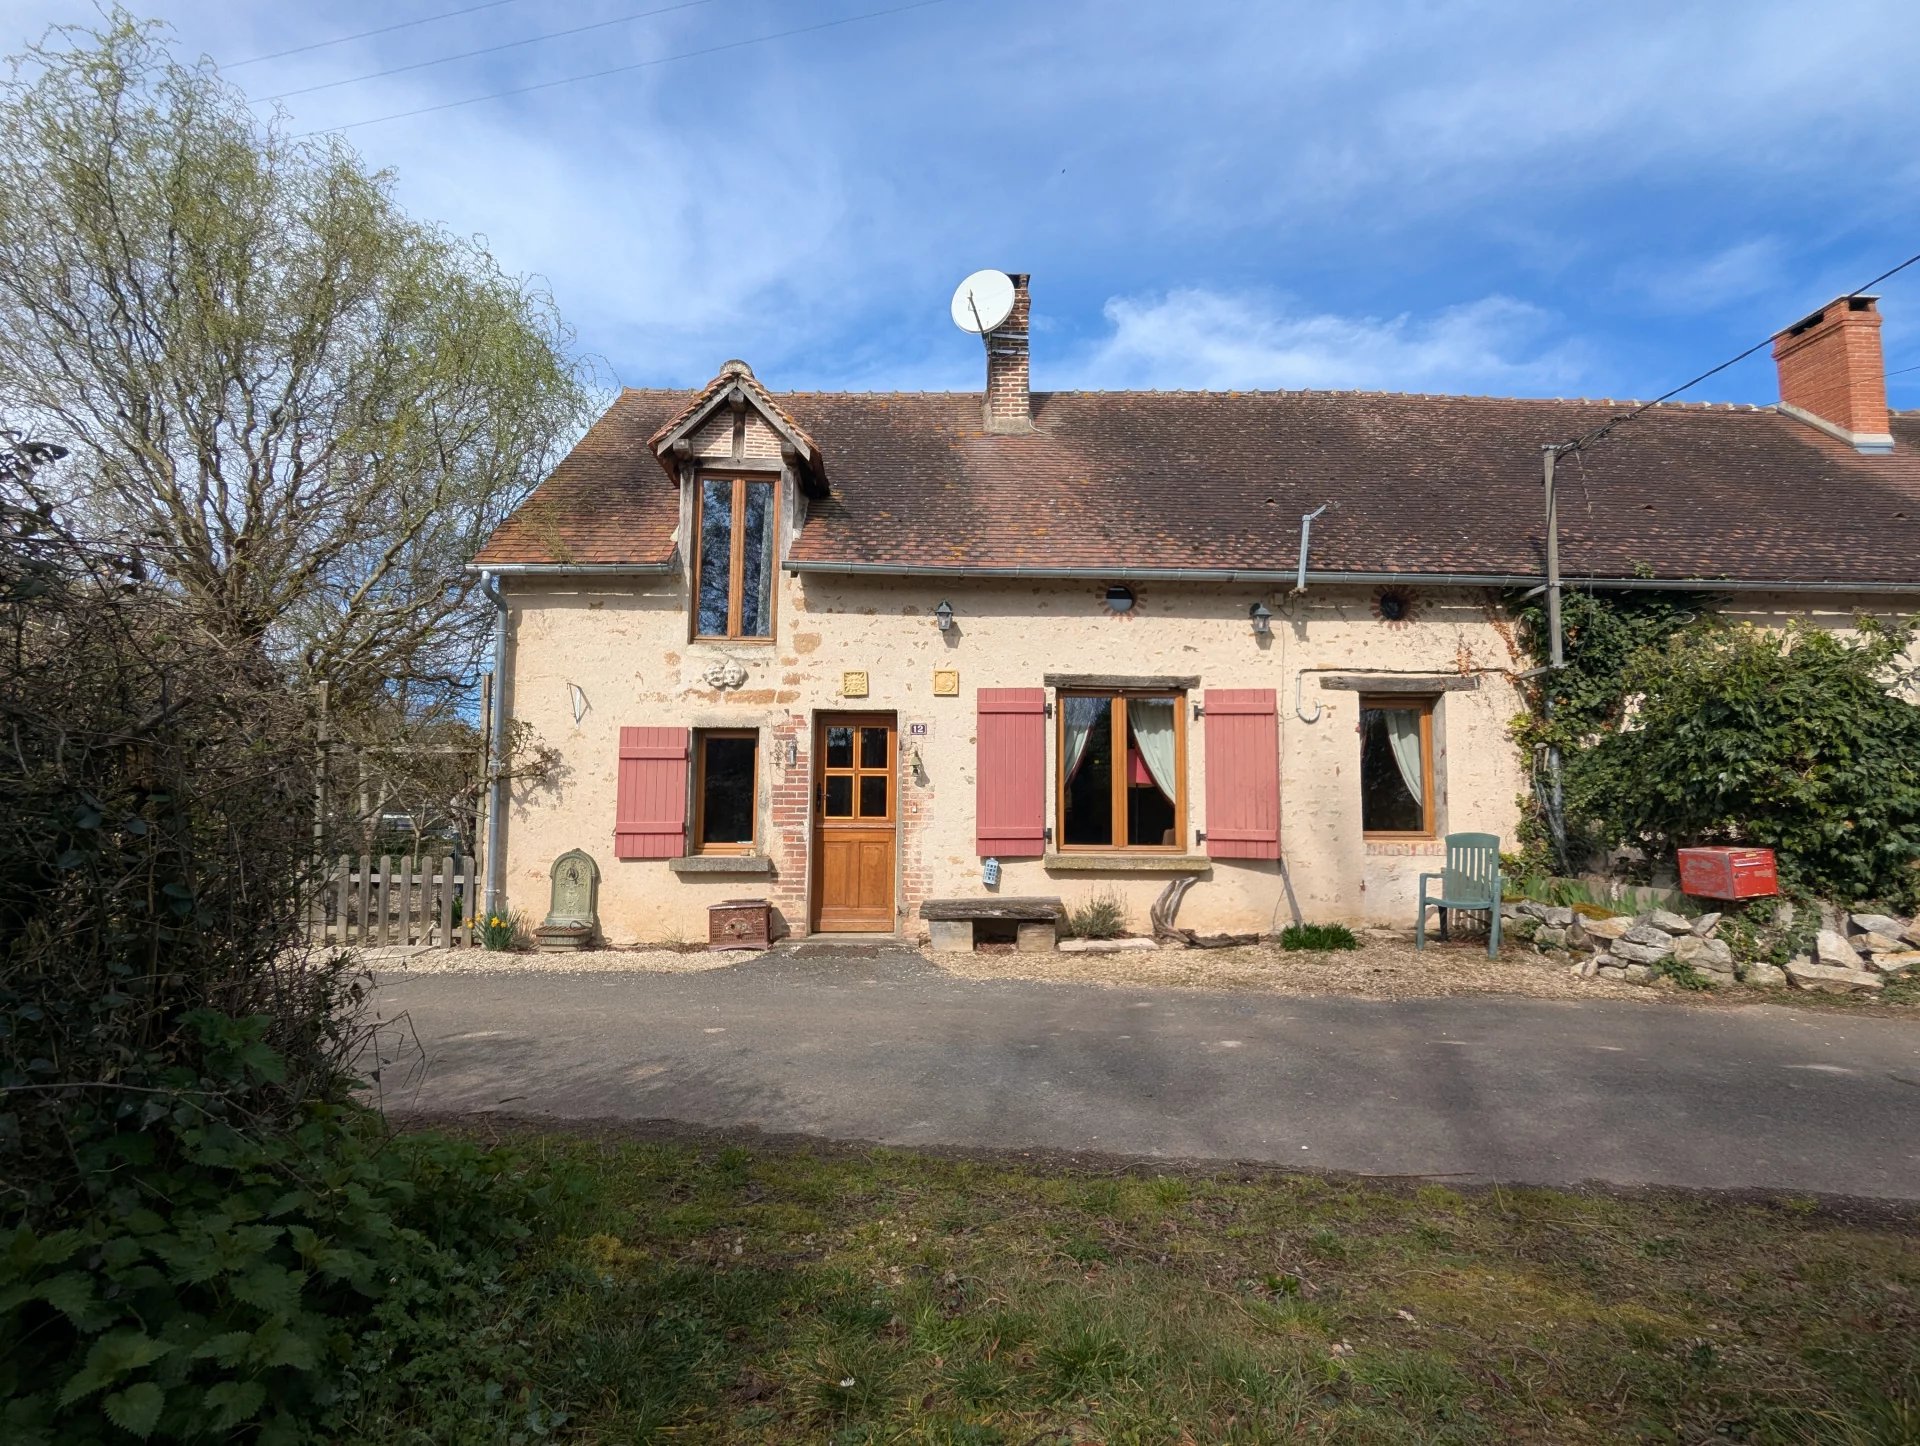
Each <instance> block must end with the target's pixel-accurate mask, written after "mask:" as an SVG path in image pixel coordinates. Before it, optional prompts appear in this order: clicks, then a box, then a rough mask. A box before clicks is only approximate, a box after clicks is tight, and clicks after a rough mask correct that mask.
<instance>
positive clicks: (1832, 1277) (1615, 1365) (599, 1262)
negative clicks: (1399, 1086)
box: [390, 1101, 1920, 1443]
mask: <svg viewBox="0 0 1920 1446" xmlns="http://www.w3.org/2000/svg"><path fill="white" fill-rule="evenodd" d="M1917 1103H1920V1101H1917ZM1568 1125H1569V1128H1578V1127H1579V1124H1578V1121H1577V1120H1572V1119H1570V1120H1569V1122H1568ZM512 1143H513V1144H514V1145H515V1147H516V1148H517V1149H518V1150H519V1151H522V1152H524V1154H525V1156H526V1157H528V1158H529V1160H530V1162H531V1167H532V1168H534V1169H537V1170H540V1171H549V1170H552V1169H555V1168H566V1167H567V1166H569V1165H573V1166H578V1167H579V1168H580V1172H581V1175H582V1178H583V1181H584V1183H583V1184H582V1186H581V1188H580V1192H579V1194H578V1195H577V1197H576V1200H575V1203H574V1205H573V1206H572V1207H570V1218H568V1219H567V1220H565V1221H564V1222H562V1224H561V1226H560V1228H559V1230H558V1233H557V1235H556V1238H553V1239H551V1240H550V1241H548V1242H546V1243H545V1244H544V1245H543V1246H541V1247H540V1248H539V1249H538V1250H537V1251H536V1252H535V1253H534V1254H533V1255H532V1256H530V1257H529V1259H528V1260H527V1262H526V1264H525V1266H524V1268H523V1269H522V1270H521V1271H520V1273H519V1274H517V1275H516V1276H515V1277H514V1278H513V1281H512V1283H511V1286H510V1289H509V1291H508V1293H507V1294H506V1295H505V1296H503V1297H501V1298H500V1299H499V1301H498V1310H497V1316H496V1318H494V1319H492V1320H489V1321H487V1322H484V1323H482V1324H481V1325H480V1326H478V1327H477V1328H476V1329H477V1332H478V1333H479V1334H484V1335H487V1336H488V1337H489V1338H491V1339H494V1340H506V1339H508V1338H511V1341H512V1343H513V1345H514V1347H515V1352H516V1354H515V1357H514V1358H515V1359H516V1361H518V1362H519V1365H518V1367H517V1369H518V1370H519V1371H521V1372H522V1373H523V1378H522V1379H520V1380H517V1381H513V1382H509V1383H508V1386H507V1389H509V1390H510V1391H515V1392H518V1393H519V1394H520V1395H521V1396H522V1398H523V1399H525V1400H528V1401H532V1402H534V1403H535V1410H534V1413H533V1418H534V1419H536V1420H538V1419H542V1418H543V1413H551V1412H558V1413H562V1414H563V1415H564V1420H563V1421H562V1422H561V1423H559V1424H558V1425H557V1426H556V1427H555V1428H554V1434H555V1435H556V1436H558V1437H560V1438H562V1439H574V1440H585V1441H594V1442H599V1441H608V1442H613V1441H621V1442H624V1441H636V1440H647V1439H658V1440H671V1441H720V1440H725V1441H767V1442H776V1441H811V1440H821V1441H848V1442H854V1441H862V1442H864V1441H932V1442H1007V1443H1038V1442H1055V1441H1080V1442H1088V1441H1101V1442H1116V1443H1117V1442H1145V1441H1168V1442H1180V1441H1194V1442H1206V1441H1245V1442H1253V1441H1297V1440H1328V1439H1330V1440H1338V1441H1340V1442H1451V1441H1461V1442H1466V1441H1489V1442H1511V1441H1541V1442H1568V1441H1573V1442H1582V1441H1611V1440H1654V1441H1709V1440H1712V1441H1726V1440H1733V1441H1756V1442H1762V1441H1764V1442H1773V1441H1782V1442H1784V1441H1794V1442H1861V1443H1866V1442H1875V1443H1884V1442H1920V1223H1917V1221H1916V1214H1915V1213H1914V1212H1910V1211H1909V1212H1897V1211H1893V1210H1891V1209H1884V1210H1883V1209H1871V1210H1865V1211H1856V1212H1853V1213H1852V1214H1851V1216H1850V1217H1849V1216H1846V1215H1842V1214H1839V1213H1836V1212H1834V1211H1832V1210H1829V1209H1827V1208H1825V1207H1822V1206H1819V1205H1816V1204H1815V1203H1814V1202H1812V1201H1808V1200H1795V1199H1787V1198H1781V1199H1773V1200H1764V1201H1759V1200H1756V1201H1746V1202H1735V1201H1729V1200H1724V1199H1707V1198H1702V1197H1678V1196H1671V1195H1660V1196H1640V1197H1632V1198H1628V1197H1623V1196H1607V1195H1595V1194H1585V1193H1570V1192H1565V1191H1549V1190H1512V1189H1499V1190H1486V1191H1481V1190H1472V1191H1465V1190H1453V1189H1448V1188H1444V1187H1442V1186H1438V1185H1429V1186H1426V1187H1417V1186H1415V1185H1411V1184H1409V1185H1404V1186H1403V1185H1401V1184H1397V1183H1393V1182H1372V1183H1369V1182H1359V1181H1347V1180H1334V1179H1325V1178H1320V1177H1314V1176H1300V1175H1284V1174H1279V1173H1273V1174H1245V1175H1235V1174H1232V1173H1217V1174H1203V1173H1167V1174H1155V1173H1153V1172H1152V1170H1151V1169H1147V1168H1142V1169H1138V1170H1133V1169H1116V1170H1111V1171H1106V1170H1093V1169H1082V1168H1064V1167H1056V1166H1054V1165H1050V1164H1049V1165H1038V1164H1036V1165H1034V1166H1032V1167H1031V1168H1028V1167H1023V1166H1022V1165H1020V1164H1019V1163H1017V1162H1004V1161H994V1162H979V1161H964V1160H954V1159H946V1158H935V1157H929V1156H924V1155H916V1154H911V1153H905V1152H901V1151H892V1150H875V1151H870V1152H862V1151H838V1150H830V1149H827V1148H825V1147H823V1148H822V1149H821V1150H820V1151H819V1152H817V1153H808V1152H796V1151H791V1150H785V1149H765V1148H745V1147H740V1146H720V1145H713V1144H697V1143H683V1142H673V1143H619V1142H602V1141H590V1140H586V1139H582V1138H578V1137H571V1136H567V1135H563V1134H544V1135H543V1134H525V1135H519V1136H516V1137H514V1139H513V1141H512ZM425 1409H427V1408H423V1410H425ZM408 1426H412V1427H415V1428H418V1430H419V1434H417V1435H414V1436H412V1437H411V1438H409V1439H422V1438H423V1437H432V1438H438V1439H448V1438H458V1437H459V1436H460V1434H461V1428H460V1425H459V1423H458V1422H457V1421H456V1420H450V1419H446V1418H445V1417H444V1416H443V1417H442V1419H439V1420H426V1419H423V1420H420V1421H417V1422H412V1423H402V1422H395V1423H391V1430H392V1433H393V1434H392V1437H390V1439H399V1438H401V1436H402V1433H403V1430H404V1429H405V1428H406V1427H408Z"/></svg>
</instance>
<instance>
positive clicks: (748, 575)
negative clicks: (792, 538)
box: [693, 476, 779, 641]
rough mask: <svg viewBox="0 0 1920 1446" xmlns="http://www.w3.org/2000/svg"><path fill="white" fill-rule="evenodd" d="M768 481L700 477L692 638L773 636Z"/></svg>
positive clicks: (774, 511) (773, 511) (772, 508)
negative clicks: (698, 542) (697, 548)
mask: <svg viewBox="0 0 1920 1446" xmlns="http://www.w3.org/2000/svg"><path fill="white" fill-rule="evenodd" d="M774 485H775V484H774V482H773V480H772V479H770V478H765V477H716V476H702V477H701V479H700V496H699V499H698V503H697V515H696V516H695V518H694V535H695V536H697V537H698V538H699V539H700V547H699V550H698V552H697V553H696V555H695V558H694V575H693V597H694V625H693V635H694V636H695V637H696V638H711V639H714V640H716V641H721V640H725V639H729V638H771V637H772V636H773V567H774V562H775V557H774V552H775V540H774V537H775V534H774V523H775V519H776V518H777V516H778V514H779V508H778V507H777V506H776V505H775V503H776V497H775V494H774Z"/></svg>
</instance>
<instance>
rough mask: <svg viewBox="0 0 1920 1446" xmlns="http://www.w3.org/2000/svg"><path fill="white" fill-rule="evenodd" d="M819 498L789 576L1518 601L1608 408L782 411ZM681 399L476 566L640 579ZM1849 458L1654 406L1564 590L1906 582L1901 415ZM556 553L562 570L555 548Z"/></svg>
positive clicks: (1608, 448) (837, 402)
mask: <svg viewBox="0 0 1920 1446" xmlns="http://www.w3.org/2000/svg"><path fill="white" fill-rule="evenodd" d="M777 400H778V404H779V405H780V406H781V408H782V409H783V410H784V411H785V412H786V413H788V414H789V415H791V416H792V417H794V418H796V419H797V420H798V421H799V422H801V423H803V424H804V425H805V426H806V428H807V430H808V432H809V433H810V434H811V436H812V437H813V438H814V439H815V440H816V442H817V445H818V447H819V449H820V452H821V454H822V456H823V458H824V459H825V461H826V463H827V465H828V467H829V469H830V470H831V473H832V476H833V479H834V480H833V490H832V495H831V496H830V497H827V498H825V499H821V500H818V501H815V502H813V503H812V504H811V506H810V508H809V513H808V518H807V523H806V526H805V528H804V529H803V531H802V532H801V535H800V537H799V539H798V541H797V543H796V544H795V546H794V548H793V552H792V557H793V560H795V561H797V562H801V563H811V564H818V565H832V564H845V563H865V564H893V565H896V566H912V567H995V568H999V567H1047V568H1061V567H1070V568H1086V569H1090V570H1098V569H1101V568H1120V567H1127V568H1204V569H1247V570H1262V571H1266V570H1272V571H1282V570H1287V569H1291V568H1292V567H1293V566H1294V563H1295V560H1296V557H1295V554H1296V550H1297V548H1298V545H1299V534H1300V515H1301V514H1302V513H1303V512H1307V511H1310V510H1311V509H1313V508H1315V507H1318V506H1319V505H1320V504H1321V503H1322V502H1326V501H1332V502H1334V503H1336V504H1337V506H1336V508H1335V509H1334V510H1332V511H1330V512H1328V513H1327V514H1325V515H1324V516H1323V517H1321V518H1320V519H1319V521H1318V522H1316V523H1315V524H1314V532H1313V552H1312V558H1311V564H1312V567H1313V570H1314V571H1316V572H1335V571H1345V572H1368V573H1378V572H1386V573H1427V574H1435V573H1455V574H1493V575H1522V574H1537V573H1538V572H1539V571H1540V569H1541V566H1542V535H1543V529H1542V524H1541V495H1540V446H1541V444H1542V443H1543V442H1549V441H1558V440H1564V439H1566V438H1569V437H1573V436H1577V435H1579V434H1581V433H1583V432H1585V431H1587V430H1588V429H1589V428H1591V427H1594V426H1596V425H1598V424H1599V423H1601V422H1603V421H1605V420H1606V419H1607V418H1608V417H1611V416H1614V415H1616V414H1617V413H1618V412H1619V411H1621V410H1622V406H1623V404H1621V403H1611V402H1585V401H1543V400H1522V399H1505V398H1487V397H1451V396H1414V395H1405V394H1398V393H1372V392H1368V393H1355V392H1260V393H1250V392H1054V393H1036V394H1035V396H1034V423H1035V430H1034V431H1033V432H1032V433H1031V434H1028V435H1020V436H1006V435H989V434H988V433H986V432H985V431H984V430H983V428H982V426H981V403H980V398H979V396H978V394H973V393H892V394H887V393H879V394H870V393H833V392H793V393H780V394H777ZM687 404H688V397H687V394H686V393H685V392H664V391H648V392H632V391H630V392H626V393H624V394H623V395H622V396H621V397H620V399H619V400H618V401H617V402H616V403H615V404H614V406H613V408H612V410H611V411H609V413H608V414H607V416H606V417H604V418H602V419H601V421H600V422H599V423H598V424H596V425H595V427H594V428H593V429H592V430H591V431H590V432H589V433H588V434H587V437H586V438H585V439H584V440H583V441H582V442H581V444H580V446H579V447H578V448H576V449H575V451H574V453H573V454H572V455H571V456H569V457H568V458H567V459H566V461H565V462H564V463H562V464H561V466H560V467H559V468H558V469H557V470H556V471H555V473H554V475H553V476H552V478H550V479H549V480H548V481H547V482H546V483H545V484H544V485H542V486H541V488H540V489H539V490H538V491H537V492H535V494H534V495H533V497H532V498H531V499H530V500H529V502H528V503H527V505H526V506H524V507H523V508H521V510H520V511H519V512H517V513H516V514H515V515H514V516H513V517H512V518H510V519H509V520H508V522H507V523H506V524H505V525H504V526H503V527H502V528H501V529H500V531H499V532H498V533H496V534H495V536H494V538H493V539H492V541H490V542H489V543H488V545H487V547H486V549H485V550H484V551H483V552H482V553H481V554H480V557H479V559H478V560H479V561H480V562H481V563H487V562H541V561H573V562H613V563H618V562H657V561H664V560H666V559H667V558H669V557H670V556H671V552H672V549H671V543H670V540H669V539H670V535H671V533H672V530H673V527H674V525H675V521H676V517H677V503H676V498H675V493H674V488H673V484H672V483H671V482H669V481H668V480H667V478H666V477H665V475H664V474H663V473H662V471H661V469H660V468H659V466H658V465H657V464H656V463H655V462H654V460H653V457H652V456H651V454H650V453H649V452H648V450H647V447H646V439H647V437H648V436H649V435H651V434H653V433H655V432H657V431H658V430H659V429H660V428H661V427H662V426H663V425H665V424H667V423H668V422H670V421H671V419H672V418H673V417H674V416H675V415H676V414H677V413H679V412H681V411H682V410H683V409H684V408H685V407H686V406H687ZM1893 432H1894V436H1895V438H1896V442H1897V445H1896V448H1895V451H1894V453H1893V454H1892V455H1889V456H1880V457H1869V456H1863V455H1861V454H1859V453H1857V452H1855V451H1854V450H1853V449H1852V448H1850V447H1848V446H1846V445H1844V444H1843V443H1840V442H1838V441H1835V440H1833V439H1832V438H1829V437H1827V436H1826V435H1824V434H1823V433H1821V432H1818V431H1816V430H1815V429H1813V428H1812V427H1809V426H1807V425H1806V424H1804V423H1802V422H1799V421H1796V420H1794V419H1793V418H1790V417H1787V416H1784V415H1782V414H1780V413H1778V412H1775V411H1772V410H1769V409H1748V408H1729V407H1722V406H1712V407H1708V406H1674V405H1668V406H1662V407H1659V408H1656V409H1654V410H1652V411H1649V412H1647V413H1646V414H1644V415H1643V416H1642V417H1640V418H1639V419H1638V420H1636V421H1635V422H1633V423H1632V424H1630V425H1628V426H1625V427H1622V428H1620V429H1619V430H1618V431H1616V432H1615V433H1614V434H1613V435H1612V436H1611V437H1609V438H1608V439H1607V440H1606V441H1604V442H1602V443H1601V444H1600V445H1599V446H1597V447H1596V448H1595V449H1594V450H1593V451H1591V452H1590V453H1587V454H1584V455H1582V456H1580V457H1578V458H1574V459H1570V460H1568V461H1566V462H1564V463H1562V464H1561V469H1560V477H1561V480H1562V482H1563V483H1564V487H1563V490H1562V500H1561V509H1560V521H1561V551H1562V559H1563V567H1564V568H1565V571H1566V573H1567V575H1568V576H1569V577H1570V578H1577V577H1581V576H1592V577H1632V576H1652V577H1659V578H1673V579H1683V578H1689V579H1702V578H1704V579H1719V578H1738V579H1746V580H1754V581H1806V582H1821V581H1836V582H1912V583H1914V584H1915V585H1916V588H1920V561H1916V559H1920V414H1909V415H1904V416H1896V417H1895V419H1894V422H1893ZM556 545H557V547H558V548H560V549H563V550H564V552H563V553H562V552H560V551H555V550H554V549H555V546H556Z"/></svg>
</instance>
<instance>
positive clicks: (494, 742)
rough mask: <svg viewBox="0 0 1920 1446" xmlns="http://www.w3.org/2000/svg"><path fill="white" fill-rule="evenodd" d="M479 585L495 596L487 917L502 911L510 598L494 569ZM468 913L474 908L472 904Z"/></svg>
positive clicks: (489, 744)
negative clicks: (502, 835)
mask: <svg viewBox="0 0 1920 1446" xmlns="http://www.w3.org/2000/svg"><path fill="white" fill-rule="evenodd" d="M480 588H481V591H483V592H485V593H486V595H487V596H488V597H489V598H491V599H492V600H493V707H492V709H491V710H490V716H489V719H488V723H489V725H490V727H489V735H490V736H489V737H488V738H487V772H488V774H489V775H490V776H489V778H488V781H487V885H486V887H487V894H486V906H485V907H486V917H488V918H491V917H492V916H493V915H494V914H496V913H498V912H499V911H500V892H501V881H502V875H503V874H504V873H505V870H504V869H503V868H502V867H501V865H502V864H503V863H504V860H503V859H502V858H501V857H500V815H501V814H502V813H503V812H504V811H505V809H506V800H507V781H506V771H507V758H506V753H507V598H506V594H505V593H503V592H502V591H501V590H500V584H499V582H498V581H496V580H495V577H494V574H493V572H492V571H491V570H488V571H482V572H481V573H480ZM468 915H469V917H471V915H472V910H471V907H469V910H468Z"/></svg>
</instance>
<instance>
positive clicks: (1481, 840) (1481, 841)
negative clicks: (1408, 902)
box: [1413, 833, 1500, 959]
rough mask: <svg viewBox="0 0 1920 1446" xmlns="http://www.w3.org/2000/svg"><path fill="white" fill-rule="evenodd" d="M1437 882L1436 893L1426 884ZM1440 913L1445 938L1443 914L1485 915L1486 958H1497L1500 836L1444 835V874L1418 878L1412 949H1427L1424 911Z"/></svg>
mask: <svg viewBox="0 0 1920 1446" xmlns="http://www.w3.org/2000/svg"><path fill="white" fill-rule="evenodd" d="M1434 879H1438V880H1440V892H1439V893H1438V894H1429V893H1428V892H1427V885H1428V884H1429V883H1430V882H1431V881H1432V880H1434ZM1428 909H1438V910H1439V911H1440V937H1441V938H1442V939H1445V938H1446V937H1447V915H1448V912H1449V911H1450V910H1453V909H1468V910H1471V911H1473V912H1475V913H1478V912H1479V911H1481V910H1485V911H1486V914H1487V957H1488V958H1489V959H1497V958H1499V957H1500V836H1499V835H1498V834H1491V833H1450V834H1448V835H1447V867H1446V870H1445V872H1443V873H1438V874H1422V875H1420V917H1419V918H1418V919H1417V920H1416V921H1415V922H1414V926H1413V939H1414V948H1416V949H1424V948H1426V947H1427V910H1428Z"/></svg>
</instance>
